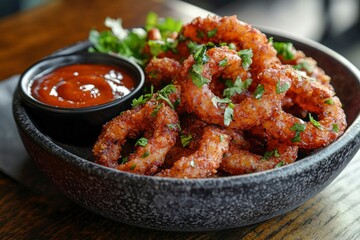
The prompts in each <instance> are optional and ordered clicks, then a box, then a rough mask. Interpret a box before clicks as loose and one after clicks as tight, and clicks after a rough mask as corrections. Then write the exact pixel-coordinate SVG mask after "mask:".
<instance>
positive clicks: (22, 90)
mask: <svg viewBox="0 0 360 240" xmlns="http://www.w3.org/2000/svg"><path fill="white" fill-rule="evenodd" d="M61 60H65V62H61ZM100 60H104V61H105V63H104V64H105V65H106V64H111V63H121V64H122V65H121V66H122V67H124V69H125V71H128V72H129V73H130V74H131V75H138V76H139V79H135V82H136V85H135V86H134V89H133V90H132V91H130V92H129V94H127V95H125V96H123V97H121V98H117V99H114V100H112V101H110V102H106V103H103V104H98V105H94V106H88V107H80V108H79V107H77V108H68V107H56V106H53V105H50V104H46V103H44V102H41V101H39V100H37V99H36V98H34V97H32V96H31V95H30V93H29V91H28V89H26V88H27V86H28V84H29V83H30V82H31V80H32V79H34V78H37V77H38V76H39V75H41V74H46V72H47V71H49V70H50V71H51V70H54V69H56V68H59V67H63V66H68V65H72V64H77V63H84V62H86V63H89V64H91V63H94V64H100ZM52 61H55V64H56V65H51V66H50V67H49V68H46V69H42V70H41V71H40V72H38V73H36V74H33V72H34V71H35V72H37V68H39V67H42V66H43V65H46V63H51V62H52ZM144 85H145V73H144V71H143V69H142V68H141V67H140V66H139V65H138V64H137V63H136V62H135V61H133V60H131V59H128V58H125V57H123V56H118V55H112V54H105V53H68V54H55V55H52V56H49V57H46V58H43V59H41V60H39V61H37V62H35V63H34V64H32V65H31V66H30V67H28V68H27V69H26V70H25V71H24V72H23V73H22V74H21V75H20V79H19V82H18V86H17V89H18V92H19V96H20V98H21V99H22V100H23V102H24V103H25V104H26V105H28V106H29V107H33V108H38V109H42V110H44V111H49V112H55V113H61V114H83V113H86V112H93V111H101V110H104V109H107V108H109V107H112V106H115V105H118V104H121V103H122V102H126V101H127V100H129V99H132V98H133V97H134V95H137V93H139V91H141V90H142V88H143V86H144Z"/></svg>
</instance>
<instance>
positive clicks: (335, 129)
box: [332, 123, 339, 132]
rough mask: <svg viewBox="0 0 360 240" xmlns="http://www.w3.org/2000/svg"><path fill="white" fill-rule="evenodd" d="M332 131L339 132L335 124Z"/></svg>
mask: <svg viewBox="0 0 360 240" xmlns="http://www.w3.org/2000/svg"><path fill="white" fill-rule="evenodd" d="M332 130H333V131H334V132H339V126H338V125H337V124H336V123H334V124H333V125H332Z"/></svg>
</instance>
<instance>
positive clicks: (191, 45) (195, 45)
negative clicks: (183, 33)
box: [187, 41, 204, 54]
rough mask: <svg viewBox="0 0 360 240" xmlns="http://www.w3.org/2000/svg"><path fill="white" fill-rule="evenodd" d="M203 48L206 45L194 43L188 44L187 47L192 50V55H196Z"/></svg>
mask: <svg viewBox="0 0 360 240" xmlns="http://www.w3.org/2000/svg"><path fill="white" fill-rule="evenodd" d="M203 46H204V44H197V43H196V42H193V41H189V42H188V43H187V47H188V49H189V50H190V53H191V54H194V53H196V51H197V50H198V49H199V48H201V47H203Z"/></svg>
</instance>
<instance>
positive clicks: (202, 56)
mask: <svg viewBox="0 0 360 240" xmlns="http://www.w3.org/2000/svg"><path fill="white" fill-rule="evenodd" d="M206 50H207V47H206V46H205V45H204V46H202V47H200V48H199V49H197V50H196V52H195V53H194V59H195V62H196V63H197V64H204V63H207V62H208V61H209V55H207V53H206Z"/></svg>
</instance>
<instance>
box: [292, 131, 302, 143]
mask: <svg viewBox="0 0 360 240" xmlns="http://www.w3.org/2000/svg"><path fill="white" fill-rule="evenodd" d="M291 142H301V136H300V132H299V131H296V132H295V136H294V137H293V139H291Z"/></svg>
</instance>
